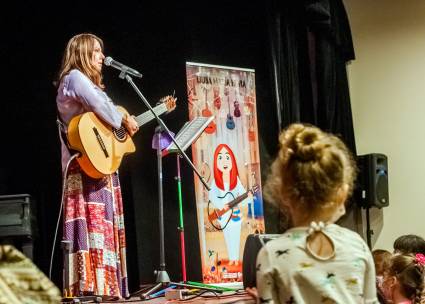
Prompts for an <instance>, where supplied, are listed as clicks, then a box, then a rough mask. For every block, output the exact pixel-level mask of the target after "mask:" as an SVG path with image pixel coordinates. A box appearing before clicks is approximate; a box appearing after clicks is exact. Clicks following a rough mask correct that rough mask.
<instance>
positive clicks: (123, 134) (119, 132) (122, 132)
mask: <svg viewBox="0 0 425 304" xmlns="http://www.w3.org/2000/svg"><path fill="white" fill-rule="evenodd" d="M113 132H114V135H115V137H116V139H117V140H119V141H124V140H125V139H126V138H127V130H126V129H125V128H124V127H121V128H119V129H115V128H114V129H113Z"/></svg>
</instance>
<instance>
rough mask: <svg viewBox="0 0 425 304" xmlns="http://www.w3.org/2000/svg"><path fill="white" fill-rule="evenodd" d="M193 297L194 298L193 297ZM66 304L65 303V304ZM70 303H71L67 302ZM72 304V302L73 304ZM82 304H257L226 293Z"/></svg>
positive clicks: (248, 297) (249, 297) (248, 298)
mask: <svg viewBox="0 0 425 304" xmlns="http://www.w3.org/2000/svg"><path fill="white" fill-rule="evenodd" d="M191 297H193V296H191ZM63 303H64V302H63ZM67 303H70V302H67ZM71 303H72V302H71ZM80 303H116V304H121V303H125V304H127V303H134V304H137V303H143V304H162V303H167V304H171V303H191V304H198V303H211V304H212V303H220V304H230V303H235V304H236V303H237V304H255V301H254V299H253V298H252V297H251V296H250V295H248V294H247V293H245V292H244V293H238V294H235V293H226V294H223V295H221V296H218V297H217V296H214V295H211V294H209V295H202V296H199V297H196V298H192V299H185V300H167V299H166V298H165V297H160V298H155V299H148V300H142V299H141V298H140V297H132V298H130V299H128V300H116V301H112V300H110V301H102V302H94V301H81V302H80Z"/></svg>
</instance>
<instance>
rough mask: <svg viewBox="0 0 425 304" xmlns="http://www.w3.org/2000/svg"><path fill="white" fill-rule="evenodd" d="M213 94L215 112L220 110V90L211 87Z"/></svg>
mask: <svg viewBox="0 0 425 304" xmlns="http://www.w3.org/2000/svg"><path fill="white" fill-rule="evenodd" d="M213 93H214V106H215V107H216V109H217V110H220V108H221V98H220V89H219V88H218V87H216V86H215V87H213Z"/></svg>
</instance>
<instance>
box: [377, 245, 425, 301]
mask: <svg viewBox="0 0 425 304" xmlns="http://www.w3.org/2000/svg"><path fill="white" fill-rule="evenodd" d="M424 266H425V256H424V255H423V254H421V253H418V254H416V255H415V256H413V255H405V254H396V255H394V256H393V257H392V258H391V260H390V265H389V269H388V270H387V271H386V272H385V275H384V280H383V282H382V291H383V294H384V297H385V300H386V302H387V303H393V304H418V303H421V300H422V290H423V287H424V278H423V276H424Z"/></svg>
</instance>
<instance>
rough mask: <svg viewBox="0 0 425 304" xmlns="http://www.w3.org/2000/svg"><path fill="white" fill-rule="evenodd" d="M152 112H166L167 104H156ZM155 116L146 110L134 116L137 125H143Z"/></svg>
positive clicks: (158, 113) (157, 113)
mask: <svg viewBox="0 0 425 304" xmlns="http://www.w3.org/2000/svg"><path fill="white" fill-rule="evenodd" d="M153 110H154V112H155V114H156V115H158V116H159V115H161V114H162V113H165V112H167V110H168V109H167V105H166V104H165V103H161V104H160V105H157V106H156V107H154V108H153ZM154 118H155V115H153V113H152V112H151V111H150V110H148V111H146V112H144V113H142V114H140V115H139V116H137V117H136V118H135V120H136V122H137V125H138V126H139V127H141V126H143V125H144V124H145V123H148V122H149V121H151V120H152V119H154Z"/></svg>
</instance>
